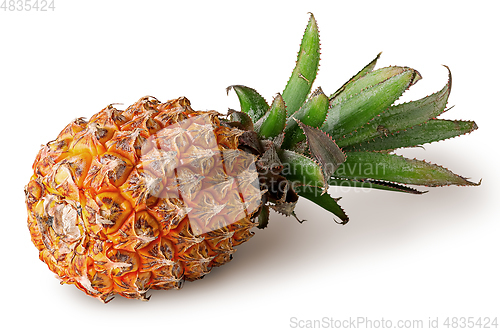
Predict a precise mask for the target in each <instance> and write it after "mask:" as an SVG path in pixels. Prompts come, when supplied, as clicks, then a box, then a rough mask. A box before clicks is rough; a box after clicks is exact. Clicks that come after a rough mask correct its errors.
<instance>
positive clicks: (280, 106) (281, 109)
mask: <svg viewBox="0 0 500 332" xmlns="http://www.w3.org/2000/svg"><path fill="white" fill-rule="evenodd" d="M285 123H286V107H285V102H284V101H283V98H282V97H281V95H280V94H278V95H277V96H276V97H275V98H274V100H273V103H272V104H271V107H270V108H269V110H268V111H267V113H266V114H264V116H263V117H262V118H260V120H259V121H257V122H256V123H255V125H254V127H255V131H256V132H257V133H258V134H259V135H260V137H263V138H272V137H276V136H278V135H279V134H281V133H282V132H283V130H284V129H285Z"/></svg>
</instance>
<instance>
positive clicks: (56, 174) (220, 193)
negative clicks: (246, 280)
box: [25, 97, 261, 302]
mask: <svg viewBox="0 0 500 332" xmlns="http://www.w3.org/2000/svg"><path fill="white" fill-rule="evenodd" d="M217 115H218V113H216V112H212V111H208V112H199V111H194V110H193V109H192V108H191V106H190V103H189V101H188V100H187V99H186V98H184V97H182V98H178V99H175V100H170V101H168V102H165V103H160V102H159V101H158V100H156V99H155V98H153V97H144V98H141V99H140V100H139V101H138V102H136V103H135V104H133V105H131V106H130V107H128V108H127V109H126V110H124V111H119V110H117V109H115V108H114V107H113V106H112V105H109V106H108V107H106V108H105V109H103V110H102V111H100V112H99V113H97V114H95V115H94V116H93V117H92V118H90V120H89V121H88V122H87V121H85V120H84V119H82V118H79V119H76V120H74V121H73V122H71V123H70V124H69V125H68V126H66V128H64V129H63V130H62V131H61V133H60V134H59V136H58V137H57V138H56V139H55V140H54V141H51V142H49V143H47V144H46V145H44V146H42V148H41V149H40V151H39V153H38V155H37V157H36V160H35V162H34V164H33V171H34V174H33V176H32V177H31V180H30V182H29V183H28V185H27V186H26V188H25V195H26V206H27V209H28V228H29V231H30V233H31V239H32V242H33V243H34V245H35V246H36V248H37V249H38V250H39V257H40V259H41V260H42V261H43V262H45V263H46V264H47V266H48V267H49V269H50V270H51V271H52V272H54V273H55V274H56V275H57V276H58V278H59V279H60V280H61V283H67V284H74V285H76V287H78V288H79V289H81V290H82V291H84V292H85V293H87V294H88V295H90V296H93V297H96V298H99V299H100V300H102V301H104V302H107V301H109V300H110V299H112V298H113V296H114V295H115V294H119V295H122V296H124V297H127V298H137V299H142V300H147V299H148V297H147V296H146V292H147V291H148V290H149V289H172V288H177V289H178V288H180V287H182V285H183V282H184V280H188V281H193V280H197V279H200V278H202V277H203V276H204V275H206V274H207V273H209V272H210V270H211V268H212V267H215V266H220V265H223V264H225V263H226V262H228V261H229V260H230V259H231V254H232V253H233V252H234V250H235V249H234V247H235V246H237V245H240V244H241V243H243V242H245V241H247V240H248V239H249V238H251V237H252V235H253V233H252V232H251V228H253V227H254V226H256V223H255V222H254V219H255V216H256V213H257V211H258V209H259V208H260V205H261V201H260V197H261V192H260V189H259V185H258V179H257V177H258V175H257V172H256V171H255V168H254V161H255V159H256V158H255V156H253V155H250V154H248V153H245V152H243V151H241V150H239V149H238V137H239V136H240V135H241V134H242V133H243V131H241V130H239V129H235V128H231V127H229V126H227V125H224V124H223V123H221V121H220V120H219V118H218V116H217Z"/></svg>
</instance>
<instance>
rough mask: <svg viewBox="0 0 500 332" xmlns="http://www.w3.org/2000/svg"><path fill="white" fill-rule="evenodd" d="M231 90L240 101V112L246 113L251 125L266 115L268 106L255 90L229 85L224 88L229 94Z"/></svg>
mask: <svg viewBox="0 0 500 332" xmlns="http://www.w3.org/2000/svg"><path fill="white" fill-rule="evenodd" d="M231 89H233V90H234V92H236V95H237V96H238V99H239V101H240V106H241V111H242V112H244V113H247V114H248V115H249V116H250V118H251V119H252V121H253V123H255V122H257V121H258V120H259V119H260V118H261V117H263V116H264V114H266V112H267V110H268V109H269V105H268V104H267V102H266V100H265V99H264V98H263V97H262V96H261V95H260V94H259V93H258V92H257V91H256V90H255V89H252V88H249V87H247V86H244V85H230V86H228V87H227V88H226V92H227V93H228V94H229V91H231Z"/></svg>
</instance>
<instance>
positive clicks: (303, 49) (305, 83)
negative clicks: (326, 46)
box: [283, 14, 320, 116]
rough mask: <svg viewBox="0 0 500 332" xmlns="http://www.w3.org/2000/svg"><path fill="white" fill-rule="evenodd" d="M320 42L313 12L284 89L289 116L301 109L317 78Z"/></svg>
mask: <svg viewBox="0 0 500 332" xmlns="http://www.w3.org/2000/svg"><path fill="white" fill-rule="evenodd" d="M319 56H320V44H319V31H318V26H317V24H316V20H315V18H314V16H313V15H312V14H311V17H310V18H309V23H308V24H307V27H306V31H305V32H304V36H303V37H302V42H301V44H300V49H299V54H298V56H297V63H296V65H295V68H294V69H293V72H292V76H291V77H290V79H289V80H288V83H287V85H286V87H285V90H284V91H283V99H284V100H285V103H286V106H287V109H288V116H291V115H292V114H294V113H295V112H297V111H298V110H299V108H300V107H301V106H302V104H303V103H304V101H305V100H306V98H307V95H309V93H310V92H311V87H312V84H313V82H314V80H315V79H316V74H317V73H318V67H319Z"/></svg>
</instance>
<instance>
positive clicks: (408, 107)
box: [337, 67, 452, 150]
mask: <svg viewBox="0 0 500 332" xmlns="http://www.w3.org/2000/svg"><path fill="white" fill-rule="evenodd" d="M446 68H448V67H446ZM448 75H449V76H448V77H449V79H448V82H447V83H446V85H445V86H444V87H443V88H442V89H441V90H440V91H438V92H436V93H434V94H432V95H430V96H427V97H425V98H422V99H419V100H416V101H411V102H408V103H402V104H399V105H395V106H391V107H389V108H388V109H387V110H385V111H383V112H382V113H380V114H379V115H378V116H376V117H374V118H373V119H372V120H370V122H369V123H367V124H365V125H364V126H363V128H358V129H357V130H356V132H355V133H350V134H348V135H346V136H345V137H342V138H341V139H339V140H338V142H337V143H338V145H339V146H341V147H344V146H350V145H355V144H357V143H363V142H367V141H369V140H371V139H373V138H376V137H381V136H382V135H384V136H385V135H387V134H388V133H394V132H397V131H400V130H404V129H406V128H409V127H412V126H415V125H418V124H421V123H423V122H425V121H427V120H429V119H432V118H434V117H436V116H438V115H439V114H441V113H443V111H444V110H445V107H446V104H447V102H448V97H449V96H450V91H451V82H452V79H451V72H450V71H449V69H448ZM402 146H403V145H402ZM348 150H352V149H348Z"/></svg>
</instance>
